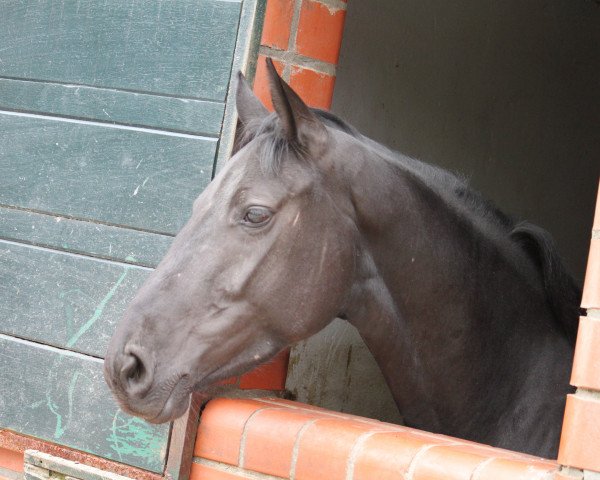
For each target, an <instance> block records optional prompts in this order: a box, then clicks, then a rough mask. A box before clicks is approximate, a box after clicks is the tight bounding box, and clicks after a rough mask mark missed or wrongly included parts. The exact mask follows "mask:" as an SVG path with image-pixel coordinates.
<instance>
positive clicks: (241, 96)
mask: <svg viewBox="0 0 600 480" xmlns="http://www.w3.org/2000/svg"><path fill="white" fill-rule="evenodd" d="M235 105H236V107H237V111H238V117H239V119H240V122H241V123H242V124H243V125H248V124H249V123H250V122H252V121H253V120H261V119H263V118H265V117H266V116H267V115H268V114H269V111H268V110H267V109H266V108H265V106H264V105H263V104H262V103H261V101H260V100H259V99H258V98H257V96H256V95H254V92H253V91H252V89H251V88H250V85H248V81H247V80H246V77H244V74H243V73H242V72H238V82H237V91H236V94H235Z"/></svg>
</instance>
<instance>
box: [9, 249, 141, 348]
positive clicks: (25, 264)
mask: <svg viewBox="0 0 600 480" xmlns="http://www.w3.org/2000/svg"><path fill="white" fill-rule="evenodd" d="M149 272H150V270H149V269H147V268H143V267H138V266H134V265H126V264H120V263H115V262H109V261H106V260H98V259H93V258H89V257H81V256H78V255H73V254H68V253H62V252H55V251H53V250H46V249H42V248H39V247H32V246H27V245H21V244H18V243H12V242H6V241H0V333H3V334H7V335H13V336H16V337H20V338H26V339H29V340H33V341H37V342H41V343H45V344H49V345H54V346H56V347H61V348H65V349H69V350H73V351H76V352H80V353H85V354H89V355H94V356H97V357H103V356H104V354H105V352H106V348H107V346H108V342H109V340H110V336H111V335H112V332H113V331H114V329H115V326H116V324H117V322H118V321H119V319H120V318H121V316H122V314H123V311H124V310H125V307H126V306H127V304H128V303H129V301H130V300H131V298H132V297H133V295H134V294H135V292H136V291H137V290H138V289H139V287H140V286H141V285H142V283H143V282H144V280H145V279H146V278H147V276H148V274H149Z"/></svg>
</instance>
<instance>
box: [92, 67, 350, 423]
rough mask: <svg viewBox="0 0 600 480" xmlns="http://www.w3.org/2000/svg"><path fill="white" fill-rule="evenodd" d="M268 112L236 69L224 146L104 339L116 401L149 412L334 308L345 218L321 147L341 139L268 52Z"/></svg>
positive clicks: (170, 412)
mask: <svg viewBox="0 0 600 480" xmlns="http://www.w3.org/2000/svg"><path fill="white" fill-rule="evenodd" d="M268 72H269V81H270V90H271V96H272V100H273V104H274V106H275V113H272V114H270V113H269V112H268V111H267V110H266V109H265V107H264V106H263V105H262V104H261V103H260V101H259V100H258V99H257V98H256V97H255V96H254V94H253V93H252V91H251V90H250V88H249V86H248V84H247V83H246V81H245V79H244V78H243V76H242V75H241V74H240V77H239V82H238V87H237V109H238V114H239V128H238V130H239V131H238V135H237V139H236V149H237V151H236V152H235V154H234V155H233V157H232V158H231V159H230V160H229V161H228V162H227V164H226V165H225V166H224V168H223V169H222V170H221V171H220V172H219V173H218V175H216V177H215V178H214V180H213V181H212V183H211V184H210V185H209V186H208V188H206V190H205V191H204V192H202V194H201V195H200V196H199V197H198V198H197V200H196V201H195V202H194V207H193V213H192V215H191V218H190V219H189V221H188V222H187V224H186V225H185V226H184V227H183V228H182V230H181V231H180V232H179V234H178V235H177V236H176V238H175V239H174V241H173V244H172V246H171V248H170V249H169V251H168V252H167V254H166V255H165V257H164V258H163V259H162V261H161V262H160V264H159V265H158V266H157V268H156V269H155V270H154V271H153V272H152V273H151V275H150V276H149V277H148V279H147V281H146V283H145V284H144V285H143V286H142V287H141V289H140V290H139V291H138V292H137V294H136V296H135V298H134V299H133V300H132V301H131V303H130V304H129V306H128V308H127V309H126V311H125V313H124V316H123V318H122V319H121V321H120V323H119V325H118V326H117V329H116V331H115V333H114V335H113V337H112V339H111V342H110V345H109V348H108V352H107V355H106V359H105V362H104V367H105V368H104V372H105V378H106V380H107V383H108V385H109V386H110V388H111V389H112V391H113V393H114V394H115V396H116V398H117V399H118V401H119V403H120V405H121V407H122V408H123V409H124V410H125V411H127V412H129V413H132V414H135V415H138V416H141V417H143V418H145V419H147V420H148V421H151V422H155V423H161V422H166V421H170V420H172V419H174V418H177V417H178V416H180V415H182V414H183V413H184V412H185V410H186V408H187V406H188V404H189V398H190V394H191V392H192V391H195V390H203V389H206V388H208V387H210V386H212V385H214V384H215V383H216V382H219V381H220V380H223V379H226V378H228V377H231V376H234V375H239V374H241V373H243V372H246V371H248V370H250V369H252V368H253V367H256V366H257V365H259V364H261V363H264V362H266V361H268V360H269V359H270V358H272V357H273V356H274V355H276V354H277V353H278V352H279V351H281V350H282V349H284V348H285V347H287V346H289V345H290V344H292V343H294V342H296V341H298V340H300V339H303V338H307V337H308V336H310V335H311V334H313V333H315V332H317V331H319V330H320V329H322V328H323V327H324V326H326V325H327V324H328V323H329V322H330V321H331V320H332V319H334V318H335V317H336V316H337V315H338V314H340V313H341V312H342V310H343V308H344V302H345V301H346V299H347V298H348V296H349V294H350V290H351V287H352V279H353V275H354V268H355V267H354V261H355V248H354V242H355V237H356V226H355V224H354V222H353V220H352V212H353V206H352V202H351V199H350V197H349V196H348V195H347V192H346V190H347V188H346V187H345V186H344V183H343V182H341V181H340V180H339V178H338V177H339V176H338V175H336V174H335V170H336V168H338V167H337V166H336V164H335V162H333V158H334V157H336V156H337V155H339V154H340V151H339V150H340V145H341V144H343V142H340V141H338V140H336V136H338V135H340V132H339V131H336V130H335V129H332V128H330V127H329V126H326V125H325V124H324V123H323V121H322V119H321V118H320V117H319V116H318V115H317V114H315V112H314V111H312V110H311V109H309V108H308V107H307V106H306V105H305V104H304V102H303V101H302V100H301V99H300V97H299V96H298V95H297V94H296V93H295V92H294V91H293V90H292V89H291V88H290V87H289V86H288V85H287V84H286V83H285V82H284V81H283V80H282V79H281V77H279V75H278V74H277V72H276V71H275V68H274V66H273V64H272V62H270V61H269V62H268Z"/></svg>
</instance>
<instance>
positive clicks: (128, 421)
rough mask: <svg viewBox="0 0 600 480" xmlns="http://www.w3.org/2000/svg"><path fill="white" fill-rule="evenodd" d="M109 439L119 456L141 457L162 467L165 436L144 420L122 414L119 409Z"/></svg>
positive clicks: (111, 446) (110, 444)
mask: <svg viewBox="0 0 600 480" xmlns="http://www.w3.org/2000/svg"><path fill="white" fill-rule="evenodd" d="M107 441H108V443H109V446H110V448H111V449H112V450H114V451H115V453H116V454H117V456H118V458H119V459H120V460H122V458H123V457H125V456H127V457H131V456H135V457H141V458H144V459H145V461H146V462H148V464H149V465H150V466H153V467H160V466H161V465H162V462H163V457H164V443H165V438H164V437H163V436H162V435H157V432H156V431H155V430H154V429H153V428H152V427H151V426H150V425H149V424H148V423H146V422H145V421H144V420H141V419H139V418H135V417H129V416H124V415H122V412H121V411H120V410H118V411H117V413H116V414H115V416H114V418H113V423H112V428H111V433H110V435H109V436H108V437H107Z"/></svg>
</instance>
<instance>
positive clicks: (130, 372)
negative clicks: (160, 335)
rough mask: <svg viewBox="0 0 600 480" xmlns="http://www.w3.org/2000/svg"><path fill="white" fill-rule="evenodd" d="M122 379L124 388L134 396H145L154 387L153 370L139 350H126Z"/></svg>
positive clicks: (121, 373)
mask: <svg viewBox="0 0 600 480" xmlns="http://www.w3.org/2000/svg"><path fill="white" fill-rule="evenodd" d="M123 357H124V360H123V366H122V367H121V371H120V377H121V384H122V385H123V388H124V389H125V390H126V391H127V392H128V393H129V394H134V395H138V396H141V395H144V394H145V393H146V392H147V391H148V390H149V389H150V386H151V385H152V370H151V368H152V367H151V365H149V362H148V360H146V359H145V358H144V357H145V355H144V354H143V352H142V351H141V350H140V349H139V348H126V349H125V352H124V355H123Z"/></svg>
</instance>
